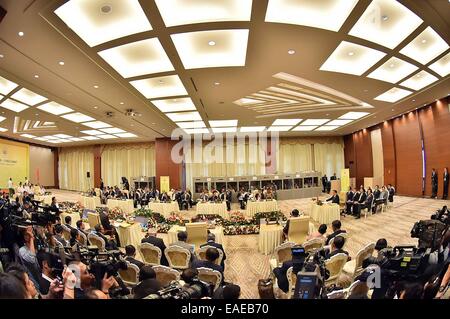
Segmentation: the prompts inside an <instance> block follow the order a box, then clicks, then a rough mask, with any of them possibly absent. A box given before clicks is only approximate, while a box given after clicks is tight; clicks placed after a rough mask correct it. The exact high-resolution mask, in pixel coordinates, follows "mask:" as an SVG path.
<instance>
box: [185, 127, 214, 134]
mask: <svg viewBox="0 0 450 319" xmlns="http://www.w3.org/2000/svg"><path fill="white" fill-rule="evenodd" d="M184 131H185V132H186V133H187V134H209V130H208V129H207V128H192V129H185V130H184Z"/></svg>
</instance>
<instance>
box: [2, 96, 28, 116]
mask: <svg viewBox="0 0 450 319" xmlns="http://www.w3.org/2000/svg"><path fill="white" fill-rule="evenodd" d="M0 106H1V107H4V108H5V109H8V110H11V111H14V112H16V113H19V112H22V111H23V110H26V109H27V108H28V105H25V104H22V103H19V102H16V101H14V100H11V99H7V100H6V101H3V102H2V103H1V104H0Z"/></svg>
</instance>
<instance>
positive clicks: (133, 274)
mask: <svg viewBox="0 0 450 319" xmlns="http://www.w3.org/2000/svg"><path fill="white" fill-rule="evenodd" d="M126 263H127V269H119V270H118V271H117V272H118V273H119V276H120V278H121V279H122V280H123V282H124V283H125V285H127V286H131V287H133V286H135V285H137V284H138V283H139V267H138V266H136V265H135V264H132V263H130V262H128V261H127V262H126Z"/></svg>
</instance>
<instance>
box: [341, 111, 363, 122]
mask: <svg viewBox="0 0 450 319" xmlns="http://www.w3.org/2000/svg"><path fill="white" fill-rule="evenodd" d="M369 114H370V113H368V112H347V113H345V114H344V115H341V116H339V119H340V120H358V119H360V118H362V117H364V116H366V115H369Z"/></svg>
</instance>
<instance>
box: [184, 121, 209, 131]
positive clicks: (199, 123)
mask: <svg viewBox="0 0 450 319" xmlns="http://www.w3.org/2000/svg"><path fill="white" fill-rule="evenodd" d="M177 125H178V126H179V127H180V128H183V129H193V128H204V127H206V125H205V123H204V122H203V121H193V122H179V123H177Z"/></svg>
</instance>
